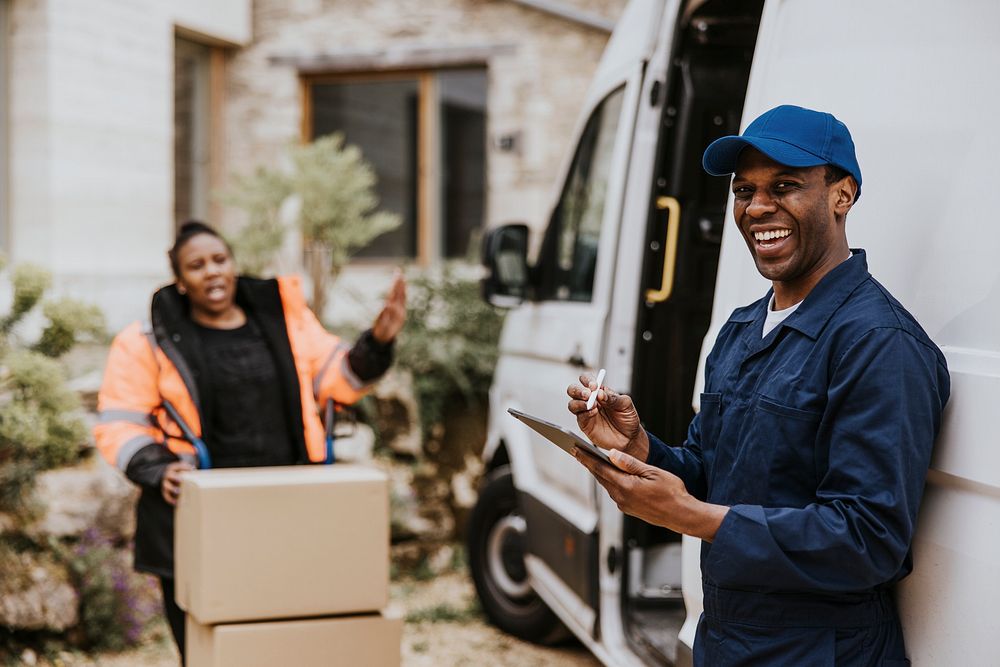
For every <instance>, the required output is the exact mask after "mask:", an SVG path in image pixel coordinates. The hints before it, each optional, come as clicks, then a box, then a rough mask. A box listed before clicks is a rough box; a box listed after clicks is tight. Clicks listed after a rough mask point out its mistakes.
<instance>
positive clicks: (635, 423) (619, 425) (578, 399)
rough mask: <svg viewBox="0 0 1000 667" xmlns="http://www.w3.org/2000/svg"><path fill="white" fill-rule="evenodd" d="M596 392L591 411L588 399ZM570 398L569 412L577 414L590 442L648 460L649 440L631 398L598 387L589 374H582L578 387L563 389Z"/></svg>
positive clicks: (573, 385) (578, 421)
mask: <svg viewBox="0 0 1000 667" xmlns="http://www.w3.org/2000/svg"><path fill="white" fill-rule="evenodd" d="M595 391H596V392H597V402H596V403H595V404H594V407H593V408H591V409H590V410H588V409H587V399H588V398H590V394H591V393H592V392H595ZM566 394H567V395H568V396H569V397H570V399H571V400H570V402H569V405H568V406H567V407H568V408H569V411H570V412H572V413H573V414H575V415H576V423H577V425H578V426H579V427H580V430H581V431H583V432H584V433H586V434H587V437H588V438H590V440H591V441H592V442H593V443H595V444H597V445H600V446H601V447H604V448H605V449H617V450H620V451H623V452H628V453H629V454H631V455H632V456H634V457H635V458H637V459H639V460H640V461H645V460H646V459H647V458H648V457H649V438H648V437H647V436H646V431H644V430H643V428H642V426H641V424H640V423H639V413H638V412H636V409H635V406H634V405H633V404H632V399H631V398H629V397H628V396H626V395H625V394H619V393H617V392H614V391H612V390H611V389H608V388H607V387H603V386H602V387H598V386H597V381H596V380H595V379H594V378H593V377H592V376H590V375H581V376H580V384H571V385H570V386H569V387H567V388H566Z"/></svg>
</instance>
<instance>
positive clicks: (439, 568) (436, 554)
mask: <svg viewBox="0 0 1000 667" xmlns="http://www.w3.org/2000/svg"><path fill="white" fill-rule="evenodd" d="M454 564H455V547H453V546H451V545H450V544H442V545H441V546H440V547H438V548H437V549H435V550H434V551H432V552H431V553H430V554H429V555H428V556H427V568H428V569H429V570H430V571H431V572H432V573H434V575H439V574H444V573H445V572H450V571H451V570H453V569H454Z"/></svg>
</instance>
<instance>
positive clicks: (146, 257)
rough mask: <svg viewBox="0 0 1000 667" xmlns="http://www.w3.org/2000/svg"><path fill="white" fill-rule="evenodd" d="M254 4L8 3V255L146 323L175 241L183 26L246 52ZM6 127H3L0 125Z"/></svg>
mask: <svg viewBox="0 0 1000 667" xmlns="http://www.w3.org/2000/svg"><path fill="white" fill-rule="evenodd" d="M250 6H251V3H250V0H213V1H212V2H208V3H206V2H200V1H196V0H92V1H88V2H77V1H76V0H8V7H7V10H8V17H7V18H8V21H7V23H8V25H7V26H6V30H7V35H6V37H7V39H6V46H7V48H8V53H7V54H5V55H6V58H7V61H8V63H7V69H8V71H7V76H8V81H7V94H8V97H9V110H8V123H9V127H8V128H5V129H6V131H7V135H8V138H9V147H8V156H7V157H8V161H9V162H8V165H7V174H8V176H9V183H8V185H9V188H8V193H9V201H6V202H4V204H5V205H6V206H7V215H8V223H9V224H8V227H9V228H8V230H7V233H6V238H3V239H0V244H2V245H3V248H2V251H3V254H4V255H5V257H6V258H7V259H8V260H9V261H11V262H14V263H17V262H34V263H36V264H39V265H41V266H43V267H45V268H47V269H49V270H50V271H52V272H53V273H54V274H55V280H56V286H57V289H58V291H59V292H61V293H63V294H69V295H72V296H75V297H79V298H81V299H85V300H87V301H90V302H93V303H96V304H98V305H99V306H100V307H101V308H102V309H103V310H104V311H105V313H106V315H107V317H108V321H109V324H110V326H111V327H112V329H117V328H118V327H120V326H122V325H124V324H125V323H127V322H129V321H131V320H134V319H137V318H140V317H142V316H143V315H144V314H145V312H146V310H147V308H148V303H149V295H150V293H151V290H152V288H153V287H155V286H156V285H157V284H159V283H161V282H163V281H164V280H166V279H167V278H168V276H169V270H168V267H167V265H166V261H165V259H164V250H165V249H166V248H167V247H168V246H169V241H170V240H171V239H172V237H173V232H174V221H173V215H172V208H173V201H172V199H173V127H174V122H173V114H172V106H173V73H172V69H173V49H174V34H175V30H178V29H186V30H190V31H195V32H197V33H198V34H199V35H201V36H202V37H204V38H205V39H209V40H216V41H220V42H221V41H226V42H228V43H232V44H238V43H240V42H245V41H248V40H249V39H250V27H251V26H250ZM3 129H4V128H0V131H2V130H3Z"/></svg>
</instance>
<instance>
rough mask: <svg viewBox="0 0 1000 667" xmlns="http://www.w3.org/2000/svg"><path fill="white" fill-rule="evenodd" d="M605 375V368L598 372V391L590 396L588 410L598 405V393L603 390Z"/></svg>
mask: <svg viewBox="0 0 1000 667" xmlns="http://www.w3.org/2000/svg"><path fill="white" fill-rule="evenodd" d="M605 374H606V373H605V372H604V369H603V368H602V369H601V370H599V371H597V389H595V390H594V392H593V393H592V394H591V395H590V398H588V399H587V409H588V410H591V409H593V407H594V403H597V392H599V391H600V390H601V383H602V382H604V376H605Z"/></svg>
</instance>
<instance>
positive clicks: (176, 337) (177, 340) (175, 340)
mask: <svg viewBox="0 0 1000 667" xmlns="http://www.w3.org/2000/svg"><path fill="white" fill-rule="evenodd" d="M170 338H171V340H173V341H174V342H175V343H179V342H181V335H180V334H179V333H175V334H174V335H173V336H171V337H170Z"/></svg>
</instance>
